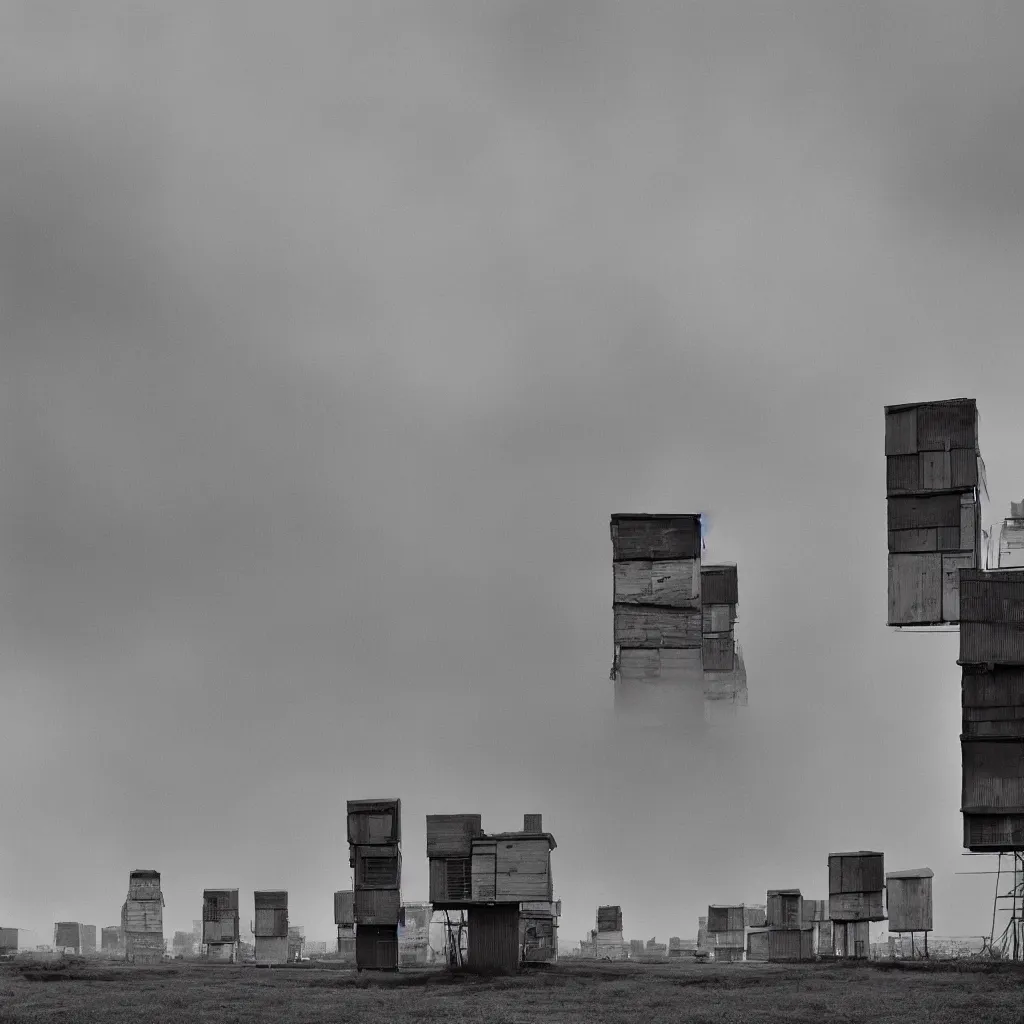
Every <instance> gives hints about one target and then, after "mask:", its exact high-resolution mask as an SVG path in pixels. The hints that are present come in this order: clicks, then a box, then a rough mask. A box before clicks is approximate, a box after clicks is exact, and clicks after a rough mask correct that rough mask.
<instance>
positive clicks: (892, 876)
mask: <svg viewBox="0 0 1024 1024" xmlns="http://www.w3.org/2000/svg"><path fill="white" fill-rule="evenodd" d="M885 888H886V899H885V902H886V909H887V910H888V929H889V931H891V932H930V931H931V930H932V872H931V870H930V869H928V868H922V869H920V870H918V871H915V872H890V873H889V874H888V875H886V876H885Z"/></svg>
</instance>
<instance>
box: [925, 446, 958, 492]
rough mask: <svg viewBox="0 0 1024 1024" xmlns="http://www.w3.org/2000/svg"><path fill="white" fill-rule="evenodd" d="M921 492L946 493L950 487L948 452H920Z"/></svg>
mask: <svg viewBox="0 0 1024 1024" xmlns="http://www.w3.org/2000/svg"><path fill="white" fill-rule="evenodd" d="M918 459H919V460H920V463H921V490H922V491H946V490H949V489H950V487H951V486H952V480H953V477H952V473H951V467H950V459H949V452H948V451H930V452H921V453H920V455H918Z"/></svg>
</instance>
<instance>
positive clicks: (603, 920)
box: [591, 906, 626, 960]
mask: <svg viewBox="0 0 1024 1024" xmlns="http://www.w3.org/2000/svg"><path fill="white" fill-rule="evenodd" d="M591 936H592V941H593V943H594V955H595V956H597V957H600V958H601V959H602V960H623V959H625V956H626V947H625V944H624V943H623V941H622V907H618V906H608V907H598V908H597V927H596V928H595V929H594V931H593V932H592V933H591Z"/></svg>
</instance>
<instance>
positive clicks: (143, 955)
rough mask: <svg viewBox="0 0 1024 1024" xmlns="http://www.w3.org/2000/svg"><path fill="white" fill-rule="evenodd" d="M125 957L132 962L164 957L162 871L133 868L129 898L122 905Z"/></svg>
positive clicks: (157, 959)
mask: <svg viewBox="0 0 1024 1024" xmlns="http://www.w3.org/2000/svg"><path fill="white" fill-rule="evenodd" d="M121 928H122V930H123V933H124V950H125V960H126V961H127V962H128V963H130V964H151V963H159V962H161V961H162V960H163V957H164V897H163V893H161V891H160V872H159V871H143V870H138V871H132V872H131V874H130V875H129V876H128V898H127V899H126V900H125V901H124V905H123V906H122V907H121Z"/></svg>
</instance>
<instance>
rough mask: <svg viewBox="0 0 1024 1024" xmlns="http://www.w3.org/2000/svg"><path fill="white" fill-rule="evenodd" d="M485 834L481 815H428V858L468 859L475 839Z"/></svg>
mask: <svg viewBox="0 0 1024 1024" xmlns="http://www.w3.org/2000/svg"><path fill="white" fill-rule="evenodd" d="M482 833H483V819H482V817H481V816H480V815H479V814H428V815H427V856H428V857H468V856H470V854H471V853H472V848H473V837H474V836H478V835H481V834H482Z"/></svg>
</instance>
